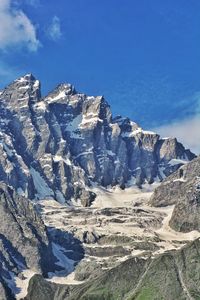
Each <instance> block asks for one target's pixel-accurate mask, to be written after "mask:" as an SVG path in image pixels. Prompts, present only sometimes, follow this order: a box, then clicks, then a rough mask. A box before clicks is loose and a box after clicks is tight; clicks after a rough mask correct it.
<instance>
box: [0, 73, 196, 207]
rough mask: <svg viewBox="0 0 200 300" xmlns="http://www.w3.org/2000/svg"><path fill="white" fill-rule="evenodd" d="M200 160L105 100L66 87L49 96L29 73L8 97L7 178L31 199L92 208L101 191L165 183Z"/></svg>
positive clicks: (0, 130)
mask: <svg viewBox="0 0 200 300" xmlns="http://www.w3.org/2000/svg"><path fill="white" fill-rule="evenodd" d="M192 158H194V154H192V153H191V152H190V151H189V150H186V149H185V148H184V147H183V146H182V145H181V144H180V143H178V142H177V140H176V139H175V138H167V139H162V138H160V137H159V135H158V134H156V133H154V132H149V131H144V130H142V129H141V128H140V127H139V126H138V125H137V124H136V123H134V122H132V121H131V120H130V119H128V118H123V117H121V116H118V117H113V116H112V114H111V110H110V107H109V105H108V103H107V102H106V100H105V99H104V97H102V96H98V97H89V96H86V95H85V94H81V93H78V92H77V91H76V90H75V88H74V87H73V86H72V85H71V84H61V85H59V86H58V87H57V88H56V89H55V90H54V91H52V92H51V93H49V94H48V95H47V96H46V97H43V98H42V97H41V91H40V82H39V81H38V80H37V79H35V78H34V76H33V75H32V74H27V75H25V76H24V77H21V78H19V79H17V80H15V81H14V82H13V83H11V84H10V85H9V86H7V87H6V88H5V89H4V90H2V91H1V94H0V180H1V181H3V182H5V183H6V184H8V185H9V186H12V187H13V188H14V189H15V190H16V191H17V193H18V194H20V195H24V196H26V197H27V198H29V199H46V198H48V199H49V198H51V199H56V200H57V201H59V202H61V203H65V202H68V203H69V202H73V201H75V202H78V203H80V202H81V204H82V205H83V206H88V205H90V204H91V202H92V201H93V200H94V198H95V193H93V192H92V191H91V187H93V186H94V185H101V186H104V187H108V186H115V185H119V186H120V187H121V188H124V187H126V186H127V185H128V184H129V183H130V182H132V183H136V184H137V185H139V186H140V185H141V184H143V183H144V182H148V183H153V182H154V181H157V180H158V181H160V180H163V178H164V177H165V176H168V175H169V174H171V173H172V172H173V171H175V170H176V169H177V168H178V167H179V166H180V165H182V164H183V162H184V161H189V160H191V159H192Z"/></svg>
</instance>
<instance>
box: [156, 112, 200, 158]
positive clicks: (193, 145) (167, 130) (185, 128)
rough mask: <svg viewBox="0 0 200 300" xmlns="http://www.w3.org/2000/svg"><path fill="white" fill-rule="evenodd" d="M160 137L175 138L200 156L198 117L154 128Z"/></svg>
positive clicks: (199, 120)
mask: <svg viewBox="0 0 200 300" xmlns="http://www.w3.org/2000/svg"><path fill="white" fill-rule="evenodd" d="M155 131H157V132H158V133H159V134H160V135H161V136H163V137H165V136H167V137H176V138H177V139H178V140H179V141H180V142H182V143H183V145H184V146H185V147H187V148H189V149H191V150H192V151H193V152H195V153H196V154H200V115H196V116H194V117H193V118H190V119H188V120H182V121H180V122H177V123H173V124H170V125H166V126H162V127H159V128H156V129H155Z"/></svg>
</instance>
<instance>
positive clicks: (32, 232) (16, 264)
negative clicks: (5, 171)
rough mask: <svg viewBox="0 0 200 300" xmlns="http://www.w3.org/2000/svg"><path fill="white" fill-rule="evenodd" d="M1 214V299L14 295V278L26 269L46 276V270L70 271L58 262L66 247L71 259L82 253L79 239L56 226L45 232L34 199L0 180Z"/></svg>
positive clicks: (75, 258) (15, 289)
mask: <svg viewBox="0 0 200 300" xmlns="http://www.w3.org/2000/svg"><path fill="white" fill-rule="evenodd" d="M0 216H1V218H0V299H4V300H5V299H9V300H10V299H14V296H13V295H14V294H15V293H17V291H18V288H17V286H16V282H15V279H16V277H17V276H18V277H19V278H20V277H21V276H23V275H22V274H21V275H20V273H21V272H22V271H24V270H26V269H30V270H31V271H33V272H36V273H40V274H42V275H43V276H45V277H46V276H47V275H48V273H49V272H52V273H56V272H60V271H61V272H62V271H64V272H65V273H67V272H70V271H71V270H70V269H68V266H67V265H64V264H63V265H59V263H58V261H59V255H62V256H63V255H65V249H66V250H70V249H71V250H72V252H73V256H72V257H71V259H72V260H73V261H74V262H76V261H79V260H80V259H81V258H82V257H83V250H82V248H81V243H80V242H79V241H78V240H76V239H75V238H73V236H72V235H68V234H67V233H64V232H61V231H59V230H56V231H55V230H54V231H52V230H50V229H49V231H50V232H49V233H47V231H46V227H45V226H44V223H43V221H42V219H41V217H40V216H39V215H38V213H37V211H36V210H35V207H34V205H33V203H32V202H31V201H29V200H28V199H26V198H24V197H22V196H19V195H18V194H17V193H16V192H15V190H13V189H12V188H11V187H8V186H6V185H5V184H3V183H0ZM59 247H62V248H61V249H62V251H59V249H60V248H59ZM70 247H71V248H70ZM55 250H56V252H55ZM59 253H60V254H59ZM66 253H67V252H66ZM4 294H5V296H3V295H4ZM1 297H2V298H1Z"/></svg>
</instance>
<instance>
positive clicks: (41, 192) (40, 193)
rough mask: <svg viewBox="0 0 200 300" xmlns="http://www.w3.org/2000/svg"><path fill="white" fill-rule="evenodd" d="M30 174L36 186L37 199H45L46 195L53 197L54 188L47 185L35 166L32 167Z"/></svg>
mask: <svg viewBox="0 0 200 300" xmlns="http://www.w3.org/2000/svg"><path fill="white" fill-rule="evenodd" d="M30 174H31V176H32V179H33V183H34V187H35V189H36V191H37V194H36V195H35V196H36V198H37V199H39V200H40V199H44V198H46V197H53V196H54V193H53V191H52V189H50V187H49V186H48V185H47V183H46V182H45V180H44V178H42V176H41V175H40V173H39V172H38V171H36V170H35V169H34V168H33V167H31V168H30Z"/></svg>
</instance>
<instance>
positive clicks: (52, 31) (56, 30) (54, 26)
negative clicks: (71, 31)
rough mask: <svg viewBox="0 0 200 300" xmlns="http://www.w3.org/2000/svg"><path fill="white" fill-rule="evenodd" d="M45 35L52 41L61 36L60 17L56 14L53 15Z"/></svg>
mask: <svg viewBox="0 0 200 300" xmlns="http://www.w3.org/2000/svg"><path fill="white" fill-rule="evenodd" d="M47 35H48V37H49V38H50V39H51V40H53V41H57V40H59V39H60V38H61V36H62V32H61V25H60V19H59V18H58V17H57V16H54V17H53V19H52V21H51V24H50V26H49V27H48V29H47Z"/></svg>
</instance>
